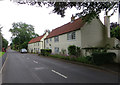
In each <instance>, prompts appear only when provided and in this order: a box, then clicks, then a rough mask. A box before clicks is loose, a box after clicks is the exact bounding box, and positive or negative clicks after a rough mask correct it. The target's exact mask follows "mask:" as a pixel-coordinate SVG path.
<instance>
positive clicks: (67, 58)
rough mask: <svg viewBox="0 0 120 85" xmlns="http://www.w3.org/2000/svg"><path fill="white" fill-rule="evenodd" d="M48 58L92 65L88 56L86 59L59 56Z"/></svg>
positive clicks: (54, 55)
mask: <svg viewBox="0 0 120 85" xmlns="http://www.w3.org/2000/svg"><path fill="white" fill-rule="evenodd" d="M49 56H50V57H54V58H60V59H65V60H69V61H76V62H81V63H86V64H92V58H91V57H89V56H87V57H71V56H63V55H60V54H51V55H49Z"/></svg>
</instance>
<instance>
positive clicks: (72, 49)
mask: <svg viewBox="0 0 120 85" xmlns="http://www.w3.org/2000/svg"><path fill="white" fill-rule="evenodd" d="M68 54H69V55H70V56H75V57H80V56H81V49H80V47H77V46H75V45H70V46H69V47H68Z"/></svg>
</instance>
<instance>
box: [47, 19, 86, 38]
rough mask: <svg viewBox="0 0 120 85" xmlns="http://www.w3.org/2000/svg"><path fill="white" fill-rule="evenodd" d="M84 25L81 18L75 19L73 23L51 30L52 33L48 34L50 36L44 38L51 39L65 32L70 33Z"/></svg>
mask: <svg viewBox="0 0 120 85" xmlns="http://www.w3.org/2000/svg"><path fill="white" fill-rule="evenodd" d="M83 25H84V23H83V21H82V19H81V18H78V19H76V20H75V21H74V22H72V23H71V22H69V23H67V24H65V25H63V26H61V27H58V28H56V29H54V30H52V32H50V34H49V35H48V36H47V37H46V38H51V37H54V36H57V35H60V34H64V33H67V32H71V31H74V30H77V29H80V28H81V27H82V26H83Z"/></svg>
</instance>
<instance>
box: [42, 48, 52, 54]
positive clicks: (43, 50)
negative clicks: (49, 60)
mask: <svg viewBox="0 0 120 85" xmlns="http://www.w3.org/2000/svg"><path fill="white" fill-rule="evenodd" d="M51 53H52V50H51V49H41V55H43V56H48V55H50V54H51Z"/></svg>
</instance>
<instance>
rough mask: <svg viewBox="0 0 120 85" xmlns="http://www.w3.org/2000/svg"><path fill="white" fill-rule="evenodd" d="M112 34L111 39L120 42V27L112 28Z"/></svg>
mask: <svg viewBox="0 0 120 85" xmlns="http://www.w3.org/2000/svg"><path fill="white" fill-rule="evenodd" d="M110 32H111V37H116V38H117V39H118V40H120V25H117V26H116V27H113V28H111V31H110Z"/></svg>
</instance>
